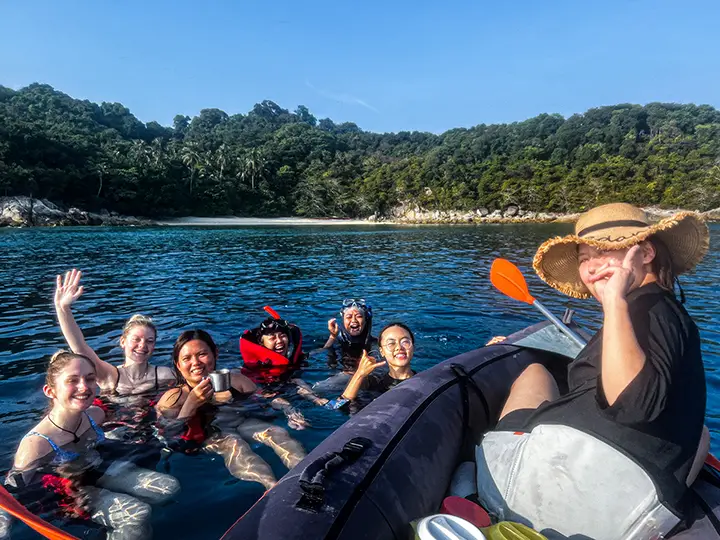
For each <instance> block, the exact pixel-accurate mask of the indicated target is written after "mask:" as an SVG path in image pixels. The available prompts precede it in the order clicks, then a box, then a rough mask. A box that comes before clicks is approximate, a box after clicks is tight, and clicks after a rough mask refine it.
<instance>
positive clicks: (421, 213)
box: [369, 204, 720, 225]
mask: <svg viewBox="0 0 720 540" xmlns="http://www.w3.org/2000/svg"><path fill="white" fill-rule="evenodd" d="M644 210H645V212H647V214H648V217H649V218H650V219H652V220H660V219H663V218H666V217H669V216H671V215H673V214H675V213H677V212H680V211H681V210H680V209H670V210H668V209H664V208H657V207H647V208H644ZM699 213H700V214H701V215H703V216H704V217H705V219H707V220H708V221H720V208H716V209H714V210H709V211H707V212H699ZM579 216H580V214H579V213H575V214H561V213H552V212H532V211H524V210H523V209H521V208H519V207H518V206H514V205H510V206H508V207H507V208H506V209H505V210H504V211H500V210H494V211H493V212H490V211H489V210H488V209H486V208H479V209H477V210H473V211H458V210H449V211H442V210H425V209H422V208H420V207H419V206H417V205H412V204H402V205H400V206H397V207H396V208H394V209H393V211H392V212H391V213H390V215H388V216H371V217H370V218H369V221H374V222H377V223H392V224H418V225H428V224H463V223H572V222H575V221H577V219H578V217H579Z"/></svg>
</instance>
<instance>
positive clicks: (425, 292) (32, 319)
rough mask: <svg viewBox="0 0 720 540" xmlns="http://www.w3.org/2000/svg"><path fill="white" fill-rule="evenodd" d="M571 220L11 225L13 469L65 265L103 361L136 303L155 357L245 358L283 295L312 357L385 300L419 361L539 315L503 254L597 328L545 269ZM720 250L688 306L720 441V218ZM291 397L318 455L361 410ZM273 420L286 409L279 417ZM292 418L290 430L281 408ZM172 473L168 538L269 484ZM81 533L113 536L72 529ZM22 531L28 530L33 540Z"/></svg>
mask: <svg viewBox="0 0 720 540" xmlns="http://www.w3.org/2000/svg"><path fill="white" fill-rule="evenodd" d="M568 231H569V226H567V225H484V226H467V227H466V226H454V227H447V226H443V227H440V226H438V227H387V226H368V227H353V228H350V227H348V228H344V227H253V228H149V229H120V228H118V229H104V228H103V229H101V228H76V229H70V228H58V229H24V230H0V282H1V283H2V287H0V473H2V474H4V473H5V471H6V470H7V469H8V468H9V466H10V463H11V461H12V456H13V452H14V449H15V447H16V446H17V444H18V441H19V439H20V437H21V436H22V435H23V434H24V433H25V432H27V431H28V429H29V428H30V427H31V426H32V425H33V424H34V423H35V422H37V421H38V420H39V419H40V418H41V416H42V414H43V410H44V408H45V407H46V405H47V403H46V399H45V398H44V397H43V395H42V392H41V387H42V384H43V375H44V369H45V366H46V363H47V361H48V359H49V356H50V355H51V354H52V353H53V352H54V351H55V350H57V349H58V348H60V347H63V346H64V343H63V339H62V336H61V334H60V331H59V329H58V327H57V324H56V321H55V317H54V312H53V308H52V294H53V287H54V280H55V275H56V274H57V273H60V272H63V271H65V270H67V269H69V268H71V267H77V268H80V269H82V270H83V271H84V272H85V278H84V284H85V289H86V293H85V295H84V296H83V297H82V298H81V299H80V300H79V301H78V302H77V304H76V306H75V313H76V316H77V319H78V322H79V324H80V326H81V327H82V328H83V330H84V332H85V335H86V338H87V340H88V342H89V343H90V345H91V346H93V347H94V348H95V349H96V351H97V352H98V353H99V355H100V356H101V357H102V358H106V359H109V360H114V361H117V362H119V361H120V360H121V353H120V350H119V348H118V347H117V341H118V338H119V337H120V330H121V328H122V325H123V323H124V321H125V320H126V319H127V318H128V317H129V316H130V315H132V314H133V313H137V312H140V313H145V314H148V315H151V316H152V317H154V318H155V320H156V321H157V324H158V329H159V336H158V344H157V348H156V352H155V355H154V362H156V363H159V364H162V365H171V360H170V351H171V348H172V343H173V341H174V339H175V338H176V337H177V335H178V334H179V332H180V331H182V330H185V329H188V328H195V327H198V328H203V329H206V330H208V331H209V332H210V333H211V334H212V335H213V337H214V338H215V340H216V341H217V342H218V343H219V344H221V351H222V352H221V358H220V361H221V363H222V364H223V365H224V366H226V367H231V366H239V365H240V357H239V353H238V338H239V336H240V334H241V333H242V331H243V330H244V329H246V328H249V327H252V326H255V325H256V324H257V323H258V322H259V321H260V320H261V318H262V317H263V315H264V314H263V312H262V306H264V305H267V304H269V305H271V306H273V307H274V308H275V309H276V310H277V311H279V312H280V314H281V315H282V316H283V317H284V318H286V319H288V320H290V321H293V322H295V323H297V324H298V325H299V326H300V327H301V328H302V330H303V334H304V341H305V347H304V349H305V350H306V351H309V350H311V349H313V348H317V347H320V346H322V344H323V343H324V341H325V339H326V338H327V320H328V318H330V317H333V316H336V315H337V311H338V308H339V304H340V302H341V301H342V299H343V298H346V297H362V298H365V299H367V300H368V301H369V302H371V303H372V305H373V309H374V313H375V325H374V328H375V330H376V331H377V330H378V329H379V328H380V327H381V326H382V325H383V324H384V323H386V322H389V321H394V320H400V321H404V322H406V323H407V324H409V325H410V326H411V327H412V329H413V330H414V331H415V334H416V337H417V347H416V356H415V358H414V360H413V362H414V364H415V366H416V369H425V368H428V367H430V366H432V365H434V364H436V363H437V362H440V361H442V360H444V359H446V358H449V357H452V356H454V355H456V354H459V353H462V352H465V351H468V350H471V349H474V348H477V347H480V346H482V345H483V344H484V343H485V342H486V341H487V340H488V339H489V338H490V337H491V336H493V335H498V334H500V335H506V334H508V333H511V332H513V331H515V330H518V329H520V328H522V327H524V326H526V325H528V324H531V323H533V322H536V321H537V314H536V313H535V312H534V311H533V309H532V308H530V307H528V306H525V305H523V304H520V303H518V302H515V301H512V300H509V299H507V298H505V297H503V296H502V295H501V294H500V293H498V292H497V291H496V290H495V289H494V288H493V287H492V286H491V285H490V282H489V280H488V271H489V268H490V264H491V262H492V260H493V259H494V258H495V257H498V256H502V257H505V258H508V259H511V260H513V261H515V262H517V263H518V264H519V265H520V266H521V267H522V268H523V270H524V271H525V273H526V276H527V277H528V282H529V284H530V287H531V289H532V291H533V293H534V294H535V295H536V296H537V297H538V298H539V299H541V300H542V301H543V302H544V303H545V304H546V305H547V306H549V307H550V308H552V309H553V310H554V311H555V312H556V313H557V314H561V313H562V312H563V310H564V309H565V307H567V306H571V307H572V308H574V309H576V310H577V315H576V317H577V319H578V320H579V321H581V322H582V323H583V324H585V325H586V326H587V327H589V328H591V329H595V328H597V325H598V322H599V311H598V308H597V306H596V305H594V304H592V303H591V302H581V301H568V299H567V298H565V297H563V296H561V295H560V294H558V293H556V292H554V291H553V290H552V289H550V288H548V287H547V286H545V285H544V284H543V283H542V282H541V281H540V280H539V279H538V278H537V277H536V276H534V274H531V271H530V269H531V266H530V262H531V260H532V256H533V254H534V252H535V249H536V248H537V246H538V245H539V244H540V243H541V242H542V241H543V240H545V239H547V238H548V237H550V236H553V235H556V234H565V233H566V232H568ZM711 231H712V232H711V234H712V242H711V251H710V254H709V255H708V257H707V258H706V259H705V261H704V262H703V263H702V265H701V266H700V267H699V268H698V269H697V271H696V272H695V273H694V274H692V275H691V276H688V277H686V278H685V279H684V280H683V283H684V287H685V291H686V293H687V296H688V309H689V311H690V313H691V314H692V315H693V317H694V318H695V320H696V322H697V324H698V326H699V327H700V330H701V335H702V339H703V354H704V359H705V364H706V368H707V384H708V412H707V416H708V418H707V423H708V425H709V427H710V429H711V430H712V432H713V437H714V440H713V449H714V450H715V451H717V450H719V449H720V446H718V444H720V442H719V441H720V437H718V435H719V434H720V431H719V430H720V392H718V384H719V382H720V381H719V376H718V368H720V300H719V299H718V295H717V292H716V291H717V288H716V285H717V282H718V279H717V278H718V273H719V272H720V265H719V263H720V226H718V225H712V226H711ZM328 375H329V370H328V368H327V367H326V365H325V361H324V357H323V356H322V355H313V356H312V360H311V366H310V368H309V369H307V370H306V371H305V373H304V378H305V379H306V380H308V381H310V382H313V381H317V380H321V379H324V378H326V377H327V376H328ZM288 398H289V399H290V400H291V401H292V402H293V403H294V404H295V405H296V406H297V407H298V408H299V409H301V410H302V411H303V413H304V414H305V415H306V417H307V418H309V419H310V420H311V422H312V424H313V426H312V428H310V429H307V430H304V431H293V432H292V434H293V436H294V437H296V438H297V439H298V440H299V441H301V442H302V443H303V445H304V446H305V447H306V448H307V450H308V451H309V450H311V449H312V448H314V447H315V446H317V445H318V444H319V443H320V442H321V441H322V440H323V439H324V438H325V437H327V436H328V434H330V433H331V432H332V431H333V430H335V429H336V428H337V427H338V426H340V425H341V424H342V423H343V422H344V421H345V420H346V419H347V417H346V416H345V415H343V414H341V413H339V412H336V411H329V410H325V409H322V408H318V407H314V406H312V405H311V404H310V403H308V402H306V401H302V400H300V401H298V398H297V396H294V395H289V396H288ZM266 412H267V414H271V413H270V412H269V411H266ZM275 422H276V423H277V424H278V425H285V423H284V418H283V417H277V418H276V419H275ZM255 450H256V451H257V452H258V453H259V454H260V455H261V456H262V457H263V458H265V459H266V460H267V461H268V462H269V463H270V464H271V465H272V467H273V469H274V470H275V473H276V474H277V475H278V477H279V476H281V475H282V474H283V473H284V472H285V469H284V468H283V466H282V464H281V463H280V461H279V459H278V458H277V457H276V456H275V455H274V454H273V453H272V452H271V451H270V450H269V449H267V448H266V447H264V446H260V445H256V448H255ZM157 466H158V468H159V470H164V467H169V470H170V472H171V473H172V474H173V475H175V476H177V477H178V479H179V480H180V481H181V483H182V492H181V494H180V495H179V497H178V498H177V501H175V502H173V503H171V504H168V505H165V506H162V507H159V508H158V507H156V508H154V510H153V526H154V530H155V537H156V538H172V537H177V538H191V537H202V538H219V537H220V535H221V534H222V533H223V532H224V531H225V530H226V529H227V528H228V527H229V526H230V525H231V524H232V523H233V522H234V521H235V519H236V518H237V517H238V516H240V515H241V514H242V513H243V512H244V511H245V510H246V509H247V508H249V507H250V506H251V505H252V503H253V502H254V501H255V500H256V499H257V498H258V497H259V496H260V495H261V494H262V488H261V487H260V485H259V484H250V483H246V482H240V481H238V480H235V479H234V478H232V477H231V476H230V475H229V474H228V472H227V471H226V469H225V467H224V466H223V463H222V460H221V459H219V458H217V457H212V456H211V455H207V454H200V455H197V456H192V457H188V456H184V455H182V454H178V453H175V454H173V455H172V456H171V458H170V459H169V460H168V462H167V463H162V464H158V465H157ZM71 530H72V531H73V532H74V533H75V534H79V535H83V536H84V537H86V538H100V537H102V532H101V531H98V530H97V529H95V530H84V527H73V528H72V529H71ZM30 537H31V536H30V533H29V532H27V529H25V528H24V527H22V526H16V527H15V530H14V538H30Z"/></svg>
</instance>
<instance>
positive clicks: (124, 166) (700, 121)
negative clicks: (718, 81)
mask: <svg viewBox="0 0 720 540" xmlns="http://www.w3.org/2000/svg"><path fill="white" fill-rule="evenodd" d="M719 163H720V111H718V110H716V109H715V108H713V107H710V106H708V105H700V106H697V105H692V104H691V105H680V104H672V103H670V104H668V103H650V104H648V105H645V106H640V105H632V104H620V105H615V106H610V107H599V108H594V109H590V110H588V111H587V112H585V113H584V114H575V115H572V116H570V117H569V118H567V119H565V118H563V117H562V116H560V115H557V114H541V115H539V116H537V117H535V118H530V119H528V120H525V121H523V122H516V123H512V124H497V125H485V124H480V125H478V126H475V127H473V128H469V129H466V128H462V129H452V130H450V131H447V132H445V133H443V134H441V135H434V134H431V133H419V132H400V133H387V134H377V133H369V132H365V131H363V130H361V129H360V128H359V127H358V126H357V125H356V124H354V123H352V122H345V123H341V124H336V123H335V122H333V121H332V120H330V119H328V118H324V119H321V120H319V121H318V119H317V118H316V117H315V116H313V115H312V113H311V112H310V111H309V110H308V108H307V107H305V106H303V105H299V106H298V107H297V108H296V109H295V111H294V112H290V111H289V110H287V109H284V108H282V107H281V106H279V105H278V104H277V103H274V102H272V101H269V100H266V101H263V102H261V103H258V104H257V105H255V106H254V107H253V108H252V110H251V111H249V112H248V114H246V115H243V114H235V115H228V114H227V113H225V112H224V111H221V110H219V109H203V110H202V111H200V114H199V115H198V116H196V117H194V118H190V117H188V116H184V115H177V116H176V117H175V118H174V120H173V126H172V127H165V126H162V125H160V124H158V123H157V122H149V123H147V124H144V123H143V122H141V121H139V120H138V119H137V118H136V117H135V116H133V114H132V113H131V112H130V111H129V110H128V109H127V108H126V107H124V106H123V105H121V104H119V103H101V104H99V105H98V104H95V103H91V102H89V101H81V100H76V99H72V98H71V97H69V96H67V95H66V94H63V93H62V92H58V91H56V90H54V89H53V88H52V87H50V86H48V85H44V84H32V85H30V86H28V87H26V88H23V89H21V90H12V89H9V88H5V87H2V86H0V194H2V195H15V194H17V195H21V194H26V195H29V194H32V195H33V196H36V197H44V198H49V199H52V200H54V201H56V202H59V203H61V204H66V205H68V206H69V205H76V206H82V207H86V208H89V209H94V210H99V209H101V208H105V209H108V210H115V211H118V212H122V213H133V214H138V215H146V216H150V217H154V216H162V215H187V214H196V215H220V214H235V215H293V214H296V215H305V216H317V217H319V216H338V217H358V216H360V217H361V216H368V215H371V214H373V213H379V214H383V213H387V212H389V211H390V210H392V208H393V207H395V206H397V205H399V204H402V203H407V204H410V205H419V206H422V207H424V208H426V209H430V210H433V209H438V210H451V209H458V210H461V209H465V210H473V209H477V208H486V209H488V210H493V209H502V208H504V207H505V206H507V205H509V204H514V205H519V206H520V207H521V208H523V209H525V210H536V211H542V210H546V211H560V212H570V211H578V210H582V209H584V208H587V207H588V206H591V205H594V204H600V203H603V202H608V201H616V200H625V201H628V202H633V203H637V204H643V205H650V204H656V205H664V206H682V207H690V208H697V209H709V208H715V207H718V206H720V165H718V164H719Z"/></svg>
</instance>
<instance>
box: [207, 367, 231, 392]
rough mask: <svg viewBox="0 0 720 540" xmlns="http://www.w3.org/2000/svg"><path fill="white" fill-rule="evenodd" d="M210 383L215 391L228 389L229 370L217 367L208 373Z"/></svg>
mask: <svg viewBox="0 0 720 540" xmlns="http://www.w3.org/2000/svg"><path fill="white" fill-rule="evenodd" d="M210 383H211V384H212V387H213V390H215V391H216V392H226V391H227V390H230V370H229V369H218V370H217V371H213V372H212V373H210Z"/></svg>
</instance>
